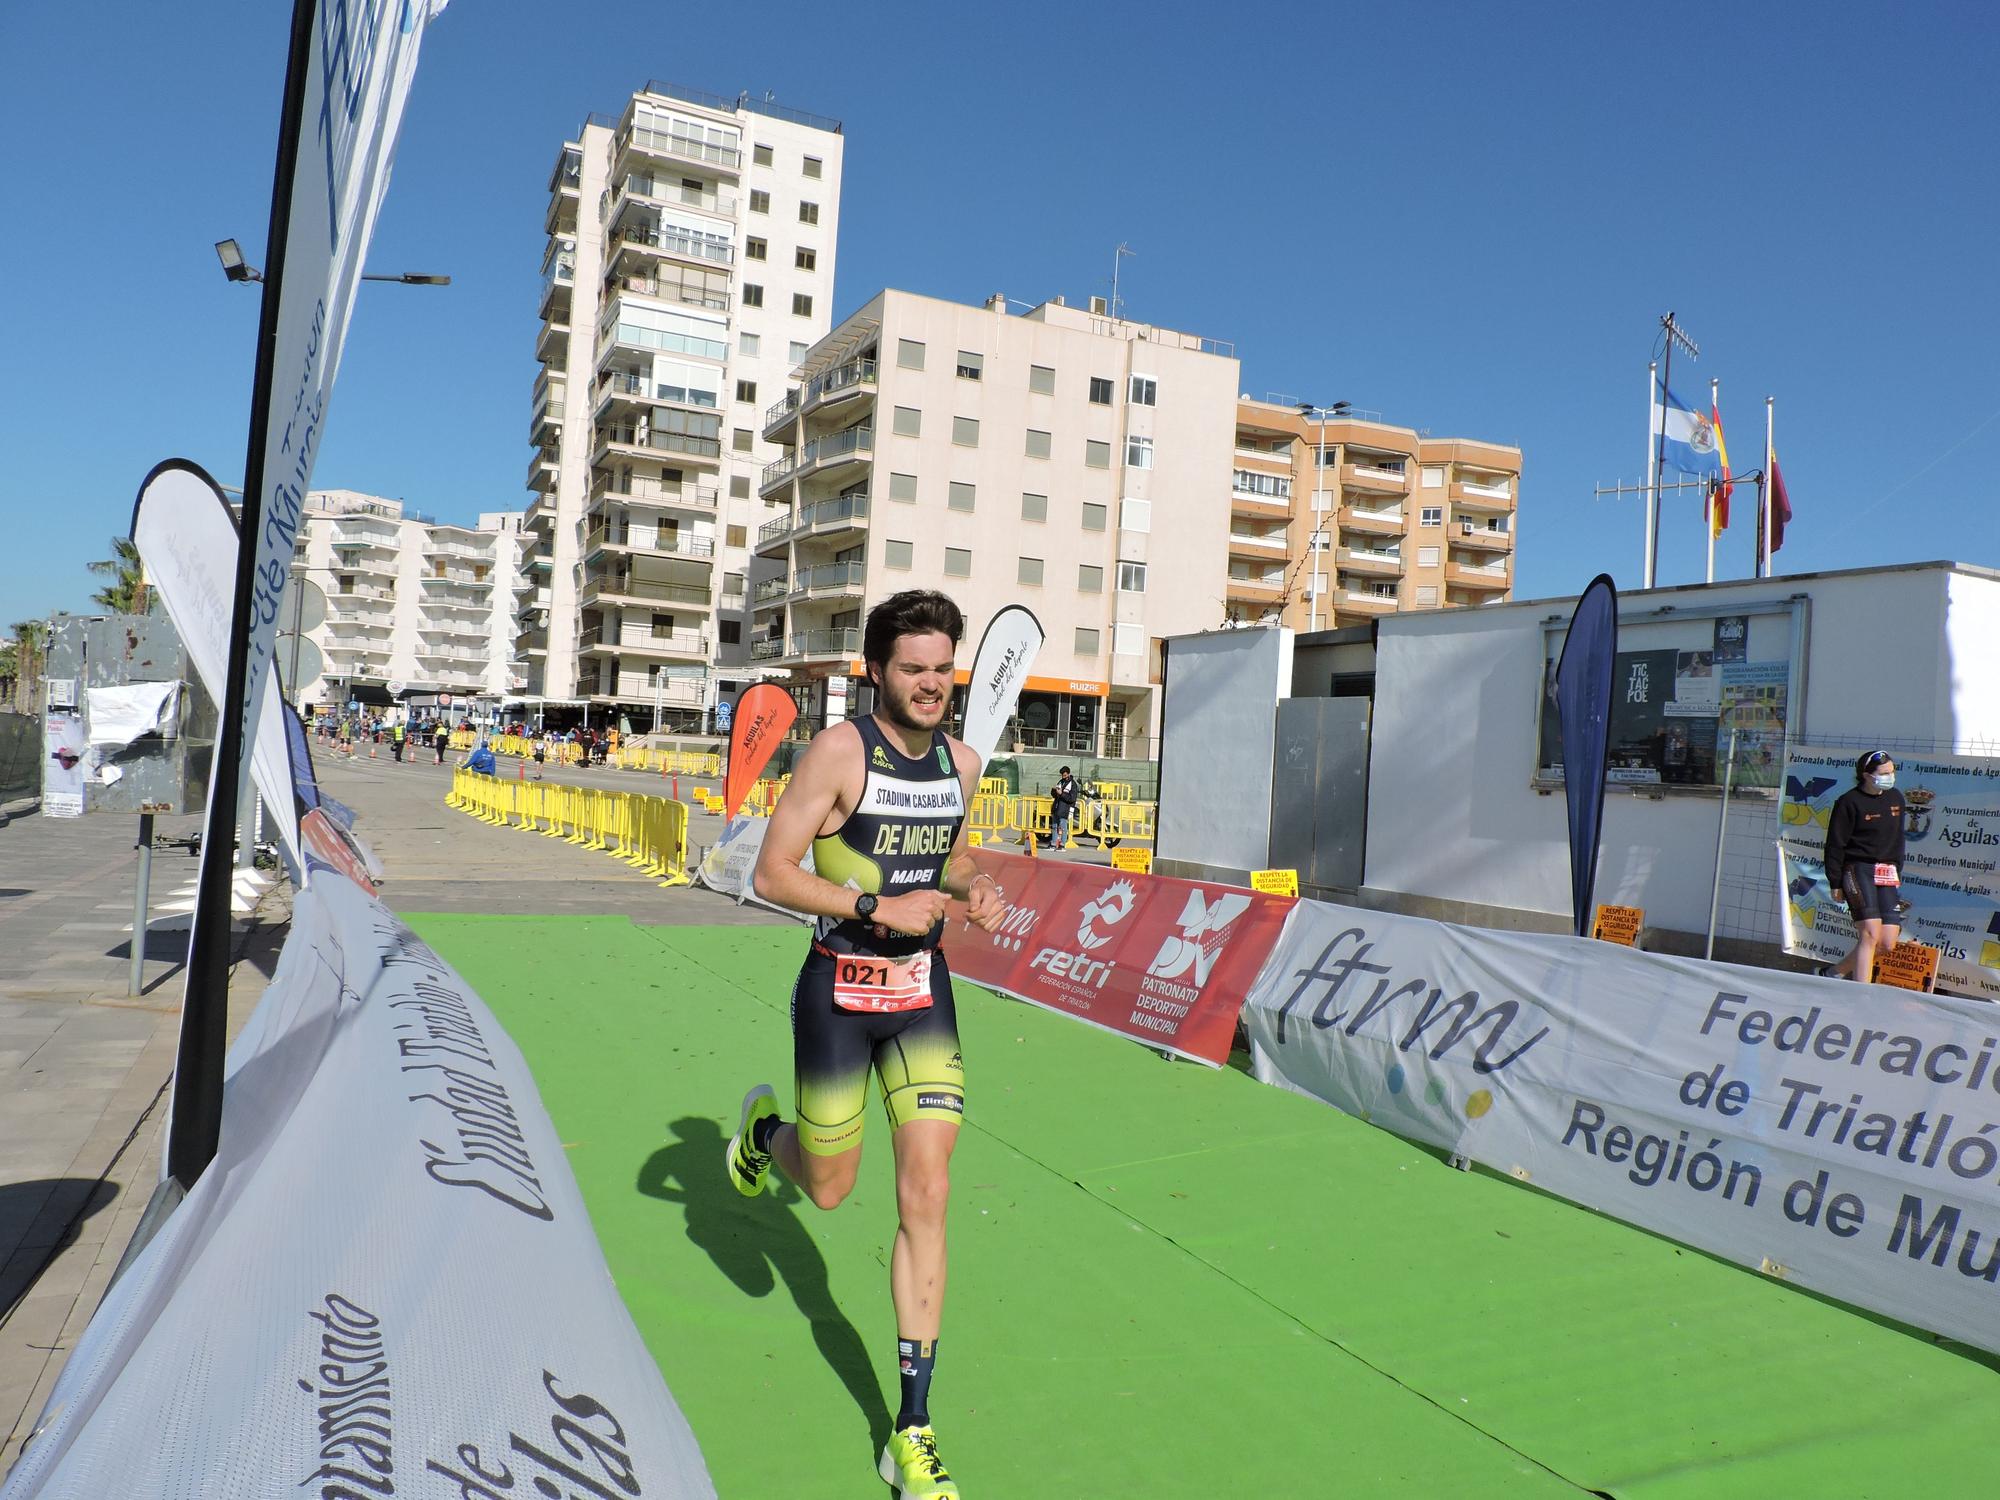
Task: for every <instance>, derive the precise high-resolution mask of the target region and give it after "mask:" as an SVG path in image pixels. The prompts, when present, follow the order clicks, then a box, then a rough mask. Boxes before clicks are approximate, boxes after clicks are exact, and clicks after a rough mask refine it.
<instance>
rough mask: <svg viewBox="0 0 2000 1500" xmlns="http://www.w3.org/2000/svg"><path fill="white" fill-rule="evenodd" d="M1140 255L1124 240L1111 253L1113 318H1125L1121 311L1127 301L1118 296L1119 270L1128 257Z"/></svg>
mask: <svg viewBox="0 0 2000 1500" xmlns="http://www.w3.org/2000/svg"><path fill="white" fill-rule="evenodd" d="M1138 253H1139V252H1138V251H1137V250H1134V249H1133V248H1132V247H1131V246H1130V245H1128V244H1126V243H1125V242H1124V241H1123V240H1120V241H1119V242H1118V248H1117V249H1116V250H1114V251H1112V252H1111V316H1112V317H1114V318H1117V317H1122V316H1123V313H1122V312H1121V311H1120V309H1122V308H1123V307H1124V306H1125V299H1124V298H1122V297H1120V296H1119V295H1118V271H1119V268H1120V267H1121V266H1122V265H1124V263H1125V257H1126V256H1128V255H1137V254H1138Z"/></svg>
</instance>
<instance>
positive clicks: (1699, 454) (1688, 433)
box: [1653, 391, 1722, 474]
mask: <svg viewBox="0 0 2000 1500" xmlns="http://www.w3.org/2000/svg"><path fill="white" fill-rule="evenodd" d="M1663 430H1664V432H1665V434H1666V439H1667V441H1666V451H1665V454H1664V455H1663V456H1664V457H1665V460H1666V462H1667V463H1668V464H1670V465H1672V466H1673V467H1674V468H1676V469H1679V470H1680V471H1681V472H1682V473H1683V474H1719V473H1721V472H1722V434H1721V432H1720V431H1719V430H1718V429H1717V427H1716V425H1715V421H1714V419H1713V418H1712V417H1710V416H1709V414H1708V413H1707V412H1700V411H1696V410H1695V409H1694V408H1693V407H1691V406H1689V405H1688V404H1687V403H1686V402H1684V401H1682V400H1681V398H1680V397H1678V396H1676V395H1675V394H1674V393H1673V392H1672V391H1667V392H1666V401H1665V403H1664V404H1662V405H1656V406H1655V407H1654V408H1653V436H1654V437H1659V436H1660V434H1661V432H1662V431H1663Z"/></svg>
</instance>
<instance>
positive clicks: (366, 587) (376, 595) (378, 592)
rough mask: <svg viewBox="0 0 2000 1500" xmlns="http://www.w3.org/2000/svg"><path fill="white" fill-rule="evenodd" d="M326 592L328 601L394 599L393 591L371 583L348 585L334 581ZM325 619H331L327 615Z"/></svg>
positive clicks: (337, 580)
mask: <svg viewBox="0 0 2000 1500" xmlns="http://www.w3.org/2000/svg"><path fill="white" fill-rule="evenodd" d="M326 592H327V597H328V598H330V599H394V598H395V597H396V591H395V590H394V589H385V588H379V587H377V586H376V585H374V584H372V583H350V582H347V581H345V580H341V579H336V580H335V582H334V585H333V587H332V588H330V589H328V590H327V591H326ZM327 618H329V619H331V618H332V616H331V615H330V614H329V615H328V617H327Z"/></svg>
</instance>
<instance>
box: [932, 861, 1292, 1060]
mask: <svg viewBox="0 0 2000 1500" xmlns="http://www.w3.org/2000/svg"><path fill="white" fill-rule="evenodd" d="M972 857H973V859H974V860H975V861H976V862H977V863H978V865H979V868H980V869H982V870H984V871H985V872H987V873H988V874H990V875H991V876H992V877H993V878H994V879H995V880H997V881H999V882H1000V886H1001V889H1002V890H1004V891H1005V892H1006V893H1007V917H1006V920H1005V921H1004V922H1003V923H1002V924H1001V926H1000V930H999V931H998V932H994V933H986V932H982V931H980V929H978V928H977V927H974V926H972V925H971V924H970V923H968V922H967V921H965V919H964V918H965V908H964V907H963V906H962V905H959V904H956V903H954V905H953V908H952V915H951V919H950V921H949V922H948V923H947V925H946V928H945V943H944V951H945V956H946V958H947V959H948V960H949V962H950V964H951V969H952V972H953V973H954V974H957V975H961V976H963V977H964V978H966V979H970V980H972V981H973V982H974V983H977V984H983V985H985V986H987V987H988V988H989V989H995V990H1002V991H1004V992H1006V993H1007V994H1009V995H1013V996H1015V997H1016V998H1017V999H1021V1000H1026V1001H1029V1002H1031V1003H1032V1004H1035V1005H1041V1006H1045V1007H1047V1008H1048V1009H1050V1010H1058V1011H1061V1012H1063V1013H1064V1014H1065V1015H1071V1016H1075V1017H1076V1018H1077V1019H1078V1020H1082V1021H1088V1022H1090V1023H1091V1024H1092V1025H1094V1026H1101V1027H1103V1028H1104V1029H1105V1030H1107V1031H1115V1032H1117V1033H1118V1034H1119V1035H1121V1036H1129V1037H1132V1038H1133V1039H1135V1040H1137V1041H1141V1042H1144V1043H1145V1044H1146V1045H1147V1046H1149V1047H1160V1048H1164V1049H1165V1050H1167V1051H1169V1052H1172V1053H1175V1054H1176V1055H1178V1056H1181V1057H1186V1058H1191V1059H1194V1060H1196V1061H1199V1062H1205V1063H1211V1064H1213V1065H1215V1066H1217V1067H1220V1066H1221V1065H1222V1064H1223V1063H1224V1062H1227V1061H1228V1059H1229V1044H1230V1041H1231V1039H1232V1038H1233V1037H1234V1036H1235V1034H1236V1013H1237V1011H1238V1010H1240V1009H1241V1008H1242V1006H1243V1000H1244V997H1245V996H1246V995H1248V994H1249V993H1250V987H1251V985H1252V984H1253V983H1255V981H1256V978H1257V974H1258V971H1259V970H1260V969H1262V968H1263V966H1264V960H1265V959H1266V958H1268V957H1269V956H1270V953H1271V949H1272V948H1273V947H1275V946H1276V944H1277V941H1278V934H1279V931H1280V930H1281V929H1282V928H1283V927H1284V925H1285V917H1286V915H1287V914H1288V913H1289V912H1290V911H1291V909H1292V907H1293V905H1295V904H1296V903H1294V902H1293V901H1292V900H1290V899H1289V898H1287V897H1283V896H1266V895H1262V894H1260V893H1259V892H1257V891H1246V890H1242V889H1240V888H1239V887H1236V886H1228V885H1211V884H1207V883H1205V882H1201V881H1194V880H1170V879H1167V878H1166V877H1164V876H1160V875H1139V874H1132V873H1128V872H1126V871H1123V870H1112V869H1106V868H1105V867H1104V866H1102V865H1079V864H1070V863H1068V862H1067V861H1063V860H1053V859H1026V858H1023V857H1022V856H1021V855H1018V854H996V853H994V852H992V851H991V850H986V849H975V850H973V851H972Z"/></svg>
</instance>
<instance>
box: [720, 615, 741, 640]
mask: <svg viewBox="0 0 2000 1500" xmlns="http://www.w3.org/2000/svg"><path fill="white" fill-rule="evenodd" d="M717 629H719V630H720V631H721V635H720V636H719V637H718V639H720V640H721V642H722V644H723V645H725V646H740V645H742V644H743V622H742V621H741V620H723V621H720V622H718V625H717Z"/></svg>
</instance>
